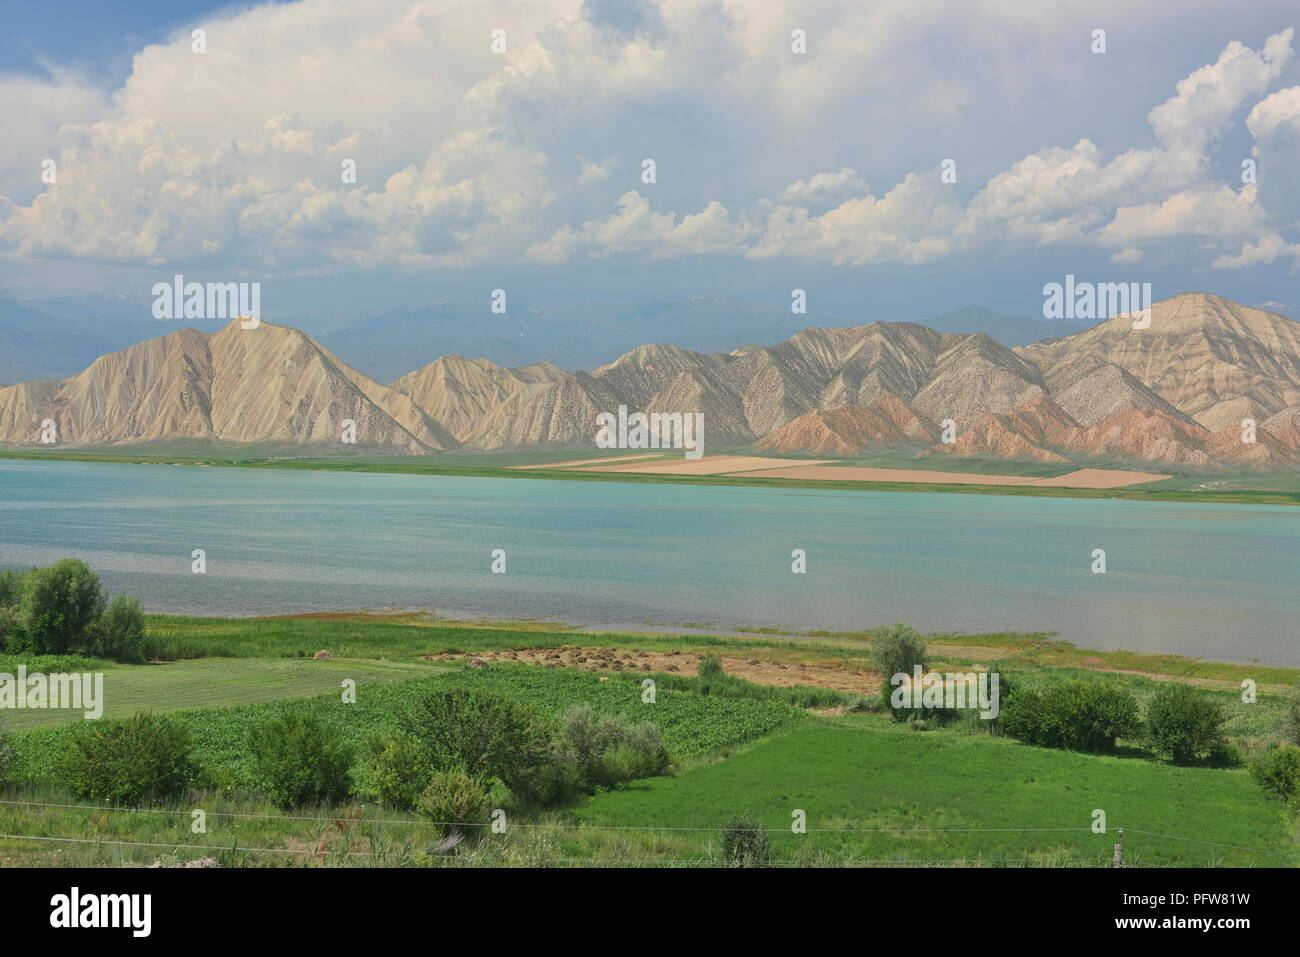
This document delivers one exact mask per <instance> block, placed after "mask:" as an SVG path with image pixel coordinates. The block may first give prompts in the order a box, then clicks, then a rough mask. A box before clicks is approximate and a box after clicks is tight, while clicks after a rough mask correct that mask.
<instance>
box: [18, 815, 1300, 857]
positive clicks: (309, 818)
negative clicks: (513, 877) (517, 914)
mask: <svg viewBox="0 0 1300 957" xmlns="http://www.w3.org/2000/svg"><path fill="white" fill-rule="evenodd" d="M0 806H2V807H14V808H32V809H38V810H43V811H78V812H87V813H88V814H94V815H98V814H103V815H107V814H131V815H141V814H143V815H167V816H180V817H185V816H191V817H192V816H193V813H194V811H196V810H202V811H203V814H204V815H205V820H206V818H218V819H223V818H224V819H229V820H232V821H274V822H280V823H284V824H288V825H295V824H303V825H311V824H332V825H335V826H338V827H341V828H351V827H356V828H360V827H364V826H370V825H381V826H384V827H389V826H397V827H400V828H406V829H427V828H430V827H434V828H439V829H441V830H443V831H447V830H449V829H470V828H493V829H494V830H497V831H500V832H505V831H509V830H514V829H522V830H524V831H525V832H528V831H534V832H537V831H552V832H553V831H560V832H632V833H641V834H652V833H662V834H676V833H688V834H718V835H721V834H724V833H725V832H726V831H727V828H726V827H724V826H718V827H683V826H678V825H666V824H596V823H585V822H579V823H566V822H530V821H520V822H511V823H509V824H508V825H505V826H498V825H497V824H494V823H493V822H482V821H430V820H419V819H409V818H370V817H364V816H360V815H356V816H354V815H353V814H337V815H333V816H328V817H321V816H313V815H296V814H288V813H286V814H254V813H241V812H234V811H208V810H206V809H200V808H192V809H184V808H182V809H171V808H124V807H113V806H111V805H97V804H62V803H55V802H42V801H12V800H2V799H0ZM757 830H761V831H763V832H764V833H766V834H787V833H793V834H795V836H797V837H804V836H808V835H853V834H870V835H876V836H886V837H890V838H898V839H903V838H908V837H914V836H926V835H943V834H950V835H960V834H1007V835H1011V834H1051V833H1054V834H1070V833H1090V834H1096V836H1098V837H1106V838H1111V837H1114V838H1118V839H1119V841H1120V843H1121V844H1122V842H1123V838H1124V836H1125V835H1129V836H1141V837H1144V838H1148V839H1155V840H1166V841H1177V842H1182V843H1187V844H1194V845H1198V846H1202V847H1206V848H1214V849H1217V850H1221V851H1235V852H1242V853H1247V854H1257V855H1261V856H1264V857H1267V858H1272V859H1274V860H1276V861H1278V862H1279V863H1280V862H1290V863H1300V853H1295V852H1288V851H1280V850H1277V849H1274V848H1255V847H1246V846H1243V845H1239V844H1229V843H1225V842H1221V841H1211V840H1205V839H1203V838H1192V837H1184V836H1182V835H1177V834H1166V833H1163V832H1159V831H1148V830H1144V829H1141V828H1129V827H1124V828H1108V829H1107V831H1105V832H1100V833H1098V832H1096V831H1094V830H1093V828H1092V827H1090V826H1087V825H1084V826H1036V827H898V826H888V825H882V826H878V827H808V828H804V829H802V830H800V831H793V830H792V828H790V827H788V826H787V827H764V828H758V829H757ZM0 840H10V841H32V842H37V843H63V844H70V845H98V846H104V847H121V848H148V849H152V850H168V851H175V852H187V851H209V852H221V853H227V852H235V853H242V854H272V855H276V854H278V855H301V856H304V857H315V858H321V857H328V858H339V859H344V858H370V859H372V860H374V859H376V858H377V857H379V856H381V855H380V854H378V853H377V852H376V851H375V850H374V849H373V847H372V849H371V850H365V851H356V850H348V849H345V848H337V847H327V846H325V845H318V846H316V847H301V848H292V847H249V846H241V845H240V844H239V843H238V842H237V841H234V842H232V843H231V844H191V843H167V842H153V841H129V840H119V839H113V838H107V837H98V836H96V837H63V836H53V835H41V834H9V833H0ZM547 862H548V863H555V864H565V865H571V866H578V865H595V866H610V865H621V866H642V867H717V866H720V865H722V864H725V863H726V862H725V861H723V860H721V859H719V858H717V857H715V856H713V855H711V854H706V855H704V856H701V857H698V858H683V857H671V858H665V857H628V856H623V857H548V858H547ZM766 863H767V864H768V865H769V866H776V867H797V866H808V865H810V864H816V865H817V866H831V867H965V866H989V865H992V866H1017V865H1024V866H1035V865H1037V866H1043V865H1049V866H1064V865H1071V866H1080V867H1119V866H1130V865H1131V864H1132V863H1133V855H1132V847H1131V844H1130V849H1129V859H1128V860H1125V859H1124V857H1123V855H1122V853H1121V852H1120V848H1119V846H1118V845H1117V846H1116V848H1115V854H1114V855H1113V856H1112V855H1098V856H1097V857H1086V856H1075V857H1055V856H1051V855H1050V854H1049V855H1047V856H1046V857H1042V856H1039V857H1035V856H1034V855H1033V854H1023V853H1010V852H1009V853H1007V854H1005V855H1003V856H1001V857H994V858H990V857H957V858H938V857H935V858H908V857H896V858H864V859H857V858H851V857H850V858H846V859H843V860H834V859H826V858H825V857H824V856H818V858H817V859H816V860H815V861H813V860H786V859H781V860H768V861H767V862H766Z"/></svg>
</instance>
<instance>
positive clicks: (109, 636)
mask: <svg viewBox="0 0 1300 957" xmlns="http://www.w3.org/2000/svg"><path fill="white" fill-rule="evenodd" d="M90 637H91V645H90V650H91V653H92V654H95V655H98V656H99V657H100V658H115V659H116V660H118V661H134V662H139V661H143V660H144V655H143V653H142V649H143V647H144V611H143V610H142V609H141V608H140V599H138V598H128V597H127V596H126V595H125V594H124V593H122V592H119V593H118V594H117V597H116V598H114V599H113V600H112V602H110V603H109V606H108V607H107V608H106V609H105V610H104V614H103V615H102V616H101V617H100V619H99V620H98V621H97V622H95V623H94V624H92V625H91V627H90Z"/></svg>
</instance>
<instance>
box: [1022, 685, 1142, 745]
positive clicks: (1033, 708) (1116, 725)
mask: <svg viewBox="0 0 1300 957" xmlns="http://www.w3.org/2000/svg"><path fill="white" fill-rule="evenodd" d="M998 724H999V729H1000V730H1001V731H1003V732H1005V733H1006V734H1009V735H1011V736H1012V737H1014V738H1019V739H1020V740H1022V741H1024V742H1025V743H1026V744H1036V745H1040V746H1042V747H1047V748H1069V749H1071V750H1074V751H1087V752H1090V753H1098V752H1106V751H1113V750H1115V741H1116V740H1117V739H1118V738H1122V737H1131V736H1132V735H1133V734H1134V733H1135V732H1136V731H1137V729H1138V726H1139V722H1138V706H1137V700H1136V699H1135V698H1134V697H1133V696H1132V695H1131V694H1129V692H1128V691H1126V690H1124V689H1123V688H1121V687H1119V686H1117V685H1113V684H1111V683H1110V682H1102V681H1065V682H1062V683H1060V684H1057V685H1053V686H1051V687H1049V688H1047V689H1045V690H1043V691H1031V690H1027V689H1026V690H1020V689H1017V690H1016V691H1014V692H1013V693H1012V694H1010V695H1005V696H1003V697H1002V704H1001V714H1000V715H999V717H998Z"/></svg>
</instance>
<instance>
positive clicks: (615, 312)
mask: <svg viewBox="0 0 1300 957" xmlns="http://www.w3.org/2000/svg"><path fill="white" fill-rule="evenodd" d="M818 318H819V317H809V316H807V315H796V314H794V313H792V312H791V311H790V308H789V307H788V306H778V305H773V304H771V303H752V302H738V301H734V300H727V299H719V298H716V297H711V296H700V297H696V298H694V299H690V300H688V301H686V302H648V303H633V304H621V303H608V302H584V303H574V304H568V303H561V304H555V305H546V306H538V305H525V306H516V305H513V304H511V305H509V308H508V309H507V312H506V314H504V315H497V314H494V313H492V311H491V309H490V308H489V304H488V302H487V301H486V300H484V301H481V302H475V301H458V302H443V303H437V304H435V305H432V306H424V307H419V308H408V307H401V308H397V309H390V310H389V311H388V312H385V313H383V314H382V315H379V316H375V317H373V318H370V319H366V320H364V321H362V322H359V323H355V324H353V325H352V326H350V327H349V328H347V329H341V330H337V331H334V332H330V333H328V334H325V335H322V336H320V342H321V344H322V345H323V346H325V347H326V348H328V349H330V350H331V351H332V352H334V353H335V354H336V355H338V356H339V358H341V359H342V360H343V361H345V362H347V363H348V364H349V365H352V366H354V367H356V368H358V369H364V370H365V371H366V372H367V373H368V374H370V375H372V376H374V377H375V378H377V379H381V380H384V381H388V380H391V379H396V378H397V377H398V376H401V375H404V374H405V373H408V372H410V371H411V370H412V368H413V367H416V366H422V365H424V364H426V363H429V362H432V361H433V360H434V359H436V358H438V357H439V356H445V355H451V354H456V355H464V356H475V357H481V358H485V359H487V360H489V361H490V362H492V363H494V364H496V365H524V364H527V363H533V362H550V363H553V364H555V365H557V366H559V367H561V368H563V369H569V370H577V369H589V368H593V367H595V366H598V365H601V364H603V363H606V362H609V361H611V360H613V359H615V358H617V357H618V356H620V355H622V354H623V353H625V352H627V351H628V350H629V349H634V348H636V346H638V345H640V344H642V343H644V342H648V341H659V342H663V341H670V342H675V343H677V344H678V345H680V346H681V347H683V348H688V349H696V350H699V351H714V350H722V349H731V348H734V346H735V344H736V343H737V342H738V341H745V342H778V341H780V340H782V339H785V338H787V337H788V336H790V335H792V334H793V333H795V332H797V331H798V330H800V329H802V328H803V327H805V326H807V325H808V324H809V322H810V321H816V320H818ZM820 318H821V321H826V322H829V321H832V320H829V318H827V317H820ZM1044 334H1045V335H1046V334H1048V333H1044ZM1050 334H1052V335H1059V334H1060V333H1059V332H1052V333H1050Z"/></svg>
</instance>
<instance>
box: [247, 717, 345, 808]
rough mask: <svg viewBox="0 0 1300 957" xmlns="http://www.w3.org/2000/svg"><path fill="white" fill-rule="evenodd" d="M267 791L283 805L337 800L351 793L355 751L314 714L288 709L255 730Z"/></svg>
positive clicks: (253, 742) (252, 740)
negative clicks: (350, 771) (350, 773)
mask: <svg viewBox="0 0 1300 957" xmlns="http://www.w3.org/2000/svg"><path fill="white" fill-rule="evenodd" d="M248 744H249V751H251V752H252V755H253V760H254V761H255V762H256V764H257V768H258V772H259V774H260V777H261V783H262V788H263V790H265V791H266V794H267V796H268V797H270V798H271V800H272V801H274V802H275V803H276V804H277V805H279V806H280V807H282V808H285V809H288V808H295V807H302V806H304V805H308V804H336V803H338V802H339V801H341V800H343V799H344V798H345V797H347V794H348V789H349V785H350V780H349V778H348V769H349V768H350V767H351V765H352V750H351V748H349V747H348V746H347V745H346V744H345V743H344V741H343V739H342V737H341V736H340V734H339V733H338V731H336V730H335V729H333V728H331V727H329V726H328V725H326V724H324V723H323V722H322V721H321V720H320V719H319V718H317V717H316V716H315V715H312V714H305V713H303V712H300V711H286V712H284V713H283V714H281V715H279V716H278V717H275V718H271V719H269V720H267V721H263V722H262V723H261V724H259V725H258V726H257V727H255V728H254V729H253V730H252V732H251V733H250V734H249V739H248Z"/></svg>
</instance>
